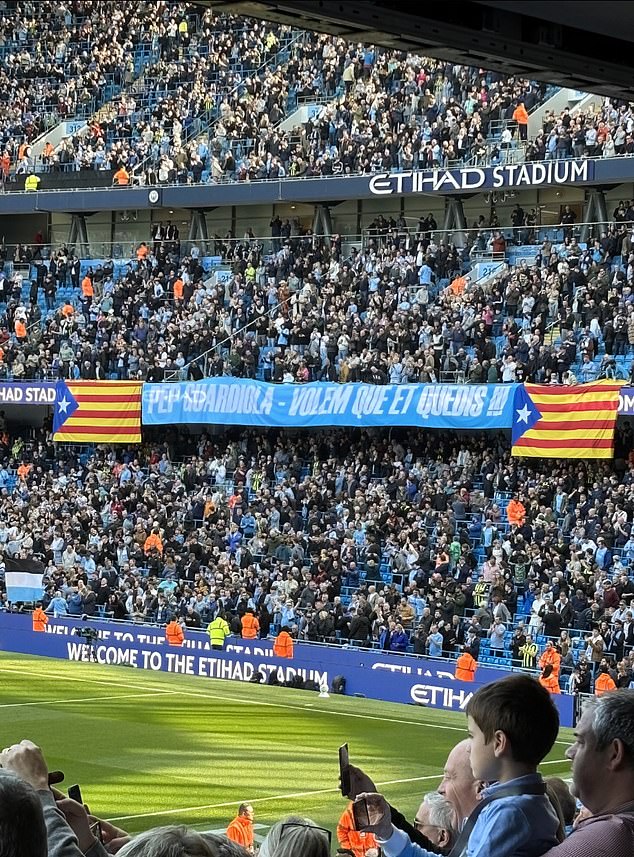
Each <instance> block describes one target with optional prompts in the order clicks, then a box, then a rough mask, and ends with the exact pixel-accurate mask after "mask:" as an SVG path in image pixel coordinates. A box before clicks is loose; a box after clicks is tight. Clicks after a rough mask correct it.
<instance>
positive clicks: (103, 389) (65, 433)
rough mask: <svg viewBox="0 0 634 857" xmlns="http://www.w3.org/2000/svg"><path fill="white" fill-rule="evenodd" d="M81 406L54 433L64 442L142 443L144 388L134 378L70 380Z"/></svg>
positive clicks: (69, 387)
mask: <svg viewBox="0 0 634 857" xmlns="http://www.w3.org/2000/svg"><path fill="white" fill-rule="evenodd" d="M66 386H67V387H68V389H69V390H70V392H71V393H72V394H73V396H74V398H75V399H76V400H77V404H78V405H79V407H78V408H77V410H76V411H75V413H74V414H73V415H72V416H70V417H68V419H67V420H66V422H65V423H64V425H63V426H61V428H60V429H59V431H58V432H56V433H55V434H54V435H53V440H55V441H60V442H62V443H140V442H141V390H142V387H143V384H142V383H140V382H135V381H134V382H133V381H74V382H71V381H67V382H66Z"/></svg>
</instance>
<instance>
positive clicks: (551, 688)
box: [539, 673, 561, 693]
mask: <svg viewBox="0 0 634 857" xmlns="http://www.w3.org/2000/svg"><path fill="white" fill-rule="evenodd" d="M539 683H540V684H541V686H542V687H545V688H546V690H547V691H548V693H561V688H560V687H559V682H558V681H557V678H556V677H555V674H554V673H551V674H550V675H549V676H548V678H544V676H543V675H540V677H539Z"/></svg>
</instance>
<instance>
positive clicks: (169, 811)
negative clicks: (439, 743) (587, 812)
mask: <svg viewBox="0 0 634 857" xmlns="http://www.w3.org/2000/svg"><path fill="white" fill-rule="evenodd" d="M567 761H568V759H554V760H552V761H550V762H542V765H561V764H563V763H564V762H567ZM442 777H443V774H442V773H440V774H427V775H425V776H424V777H407V778H405V779H402V780H386V781H385V782H382V783H375V785H376V786H381V787H382V786H394V785H399V784H402V783H420V782H424V781H427V780H441V779H442ZM332 792H339V788H330V789H314V790H313V791H309V792H294V793H292V794H288V793H287V794H280V795H269V796H268V797H256V798H252V799H251V800H246V801H243V802H244V803H266V802H267V801H276V800H287V799H289V798H301V797H313V796H314V795H323V794H330V793H332ZM226 806H235V800H230V801H224V802H223V803H207V804H203V805H201V806H183V807H179V808H178V809H161V810H158V811H157V812H141V813H138V814H137V815H117V816H114V817H112V818H107V819H106V821H111V822H113V821H129V820H130V819H133V818H156V817H158V816H162V815H177V814H180V813H183V812H196V811H197V810H201V809H222V808H224V807H226Z"/></svg>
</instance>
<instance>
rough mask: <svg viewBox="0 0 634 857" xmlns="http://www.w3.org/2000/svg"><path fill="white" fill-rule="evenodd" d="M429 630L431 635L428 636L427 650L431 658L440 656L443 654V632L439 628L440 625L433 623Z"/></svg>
mask: <svg viewBox="0 0 634 857" xmlns="http://www.w3.org/2000/svg"><path fill="white" fill-rule="evenodd" d="M429 632H430V633H429V637H427V652H428V654H429V656H430V657H431V658H439V657H440V656H441V655H442V644H443V638H442V634H441V633H440V631H439V630H438V625H432V626H431V628H430V629H429Z"/></svg>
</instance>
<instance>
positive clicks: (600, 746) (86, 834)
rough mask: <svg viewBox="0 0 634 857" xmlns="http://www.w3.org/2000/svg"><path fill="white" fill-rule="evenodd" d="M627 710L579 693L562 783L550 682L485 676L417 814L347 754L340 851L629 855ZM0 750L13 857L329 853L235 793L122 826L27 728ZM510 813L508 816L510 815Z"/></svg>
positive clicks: (631, 700)
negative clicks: (181, 816)
mask: <svg viewBox="0 0 634 857" xmlns="http://www.w3.org/2000/svg"><path fill="white" fill-rule="evenodd" d="M633 709H634V691H632V690H624V691H622V692H621V693H613V694H607V695H605V696H604V697H603V698H601V699H597V700H594V701H593V703H591V704H589V705H587V706H586V708H585V709H584V712H583V714H582V716H581V717H580V720H579V723H578V724H577V731H576V733H575V740H574V743H573V744H572V745H571V746H570V747H569V748H568V749H567V752H566V756H567V758H568V759H570V760H571V761H572V763H573V764H572V780H571V786H569V785H568V784H567V783H566V782H565V781H564V780H562V779H561V778H559V777H548V778H546V779H544V778H543V777H542V774H541V773H540V772H539V771H538V765H539V764H540V763H541V762H542V760H543V759H544V757H545V756H546V754H547V753H548V752H549V750H550V749H551V748H552V747H553V746H554V744H555V743H557V742H556V738H557V734H558V726H559V716H558V713H557V708H556V707H555V705H554V704H553V702H552V699H551V698H550V697H549V695H548V693H546V692H545V691H544V690H543V688H540V687H539V685H538V684H537V683H536V682H535V681H534V680H532V679H531V678H528V677H526V676H511V677H508V678H506V679H504V680H502V681H499V682H495V683H493V684H489V685H488V686H484V687H482V688H480V689H479V690H478V691H477V692H476V693H475V694H474V695H473V696H472V698H471V700H470V702H469V703H468V706H467V712H466V713H467V716H468V722H469V730H470V732H471V733H475V734H472V735H470V737H469V739H466V740H462V741H460V742H459V743H458V744H456V745H455V746H454V747H453V748H452V749H451V751H450V752H449V755H448V756H447V759H446V762H445V766H444V772H443V774H442V779H441V781H440V783H439V785H438V790H437V791H436V792H431V793H429V794H426V795H424V797H423V799H422V802H421V804H420V806H419V807H418V810H417V812H416V816H415V819H414V822H413V824H412V823H410V821H408V819H407V817H406V816H405V815H403V813H402V812H401V811H399V810H398V809H397V808H396V807H395V806H393V805H391V804H389V803H388V801H387V799H386V798H385V797H384V796H383V795H381V794H379V793H378V789H377V785H376V784H375V783H374V781H373V780H372V779H371V777H370V776H368V774H367V773H366V772H365V771H363V770H361V769H360V768H357V767H355V766H354V765H349V766H348V767H347V769H346V771H345V772H344V771H342V777H341V788H342V792H343V793H345V794H346V795H347V797H348V798H349V800H350V802H349V803H348V804H347V807H346V809H345V810H344V812H343V814H342V815H341V818H340V820H339V823H338V824H337V828H336V835H337V840H338V843H339V845H340V848H339V850H338V852H337V853H339V854H347V855H350V857H379V854H383V855H384V857H399V855H404V857H405V855H407V857H431V856H432V855H436V854H440V855H443V854H444V855H447V854H451V853H453V852H454V851H456V850H457V849H458V850H459V849H461V847H462V845H461V843H462V842H463V841H467V840H468V841H469V848H471V847H472V845H473V846H474V851H475V850H476V847H475V846H476V843H486V845H487V847H490V845H489V843H491V840H492V839H493V836H495V838H494V839H493V842H492V843H491V844H492V845H493V849H494V850H493V851H492V852H491V853H493V854H495V855H496V857H512V855H513V854H516V853H517V851H518V850H519V849H520V846H519V843H520V842H523V843H525V844H524V845H523V846H522V847H521V850H522V853H525V854H526V857H542V855H544V857H579V855H580V854H593V855H595V857H609V855H610V854H613V853H617V854H629V853H630V852H631V850H632V845H633V844H634V818H633V816H634V813H633V812H632V803H631V801H630V800H629V797H630V796H631V793H632V786H633V785H634V768H633V766H632V760H631V757H632V750H633V748H634V742H633V741H632V715H633ZM496 727H497V728H496ZM489 728H494V732H495V734H496V735H497V736H498V739H501V740H500V743H502V741H503V746H502V747H501V748H499V749H497V750H496V752H495V754H493V752H491V751H489V752H488V753H487V751H486V748H487V747H488V746H489V745H490V744H491V739H487V738H485V735H486V734H487V732H486V731H485V730H486V729H489ZM560 743H561V742H560ZM0 760H1V762H2V769H1V770H0V795H1V797H2V805H3V807H4V808H5V812H4V813H3V814H2V817H1V818H0V831H1V832H2V837H3V842H5V843H10V844H11V845H15V847H14V848H13V850H12V852H11V853H19V854H20V855H21V857H46V855H48V857H80V855H82V854H86V855H90V857H105V855H107V854H116V853H120V854H121V857H247V855H254V854H260V855H261V857H296V855H298V854H301V855H303V857H329V855H330V854H331V853H332V851H331V842H332V838H333V837H332V833H331V830H330V829H329V828H325V827H320V826H319V825H317V824H316V823H315V822H314V821H311V819H308V818H304V817H301V816H298V815H291V816H289V817H287V818H284V819H281V820H279V821H276V822H275V823H274V824H273V825H272V827H271V828H270V829H269V831H268V833H267V834H266V836H265V837H264V840H263V841H262V844H261V845H260V846H259V847H258V846H257V845H256V841H255V836H254V829H255V826H254V817H255V813H254V807H253V805H252V803H250V802H245V803H242V804H241V805H240V806H239V808H238V815H237V816H236V818H234V819H233V821H231V822H230V824H229V826H228V827H227V829H226V835H224V836H223V835H220V834H218V833H216V832H202V833H199V832H197V831H196V830H195V829H193V828H188V827H185V826H184V825H180V826H175V825H174V826H167V827H157V828H154V829H150V830H146V831H145V832H143V833H141V834H139V835H137V836H136V837H133V838H131V837H130V836H129V835H128V834H127V833H126V831H125V830H122V829H120V828H119V827H116V826H115V825H113V824H112V823H111V822H110V821H108V820H107V819H101V818H99V816H98V815H93V814H91V812H90V811H89V809H88V807H87V806H84V805H82V804H81V803H80V802H77V801H76V800H73V799H72V798H71V797H69V796H67V795H66V794H65V793H64V792H62V791H60V790H59V789H58V788H57V787H56V786H55V785H54V783H55V782H59V778H58V775H59V773H60V772H50V771H49V764H48V762H47V759H46V758H45V756H44V754H43V752H42V750H41V749H40V747H38V746H37V745H36V744H34V743H33V742H32V741H30V740H28V739H23V740H22V741H20V742H19V743H15V744H12V745H11V746H9V747H6V748H5V749H4V750H2V752H1V753H0ZM554 761H555V763H557V760H554ZM545 764H549V762H546V763H545ZM344 774H345V783H344ZM439 779H440V777H439ZM383 785H389V783H384V784H383ZM288 797H289V798H293V797H297V796H296V795H289V796H288ZM494 802H495V804H496V805H494V806H491V804H493V803H494ZM227 805H228V804H226V803H224V804H221V806H227ZM514 820H517V823H516V824H512V823H511V822H512V821H514ZM331 826H334V825H333V824H332V823H331ZM488 831H490V832H489V833H488ZM487 833H488V835H487ZM479 847H480V846H479V845H478V848H479ZM480 850H481V848H480Z"/></svg>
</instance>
